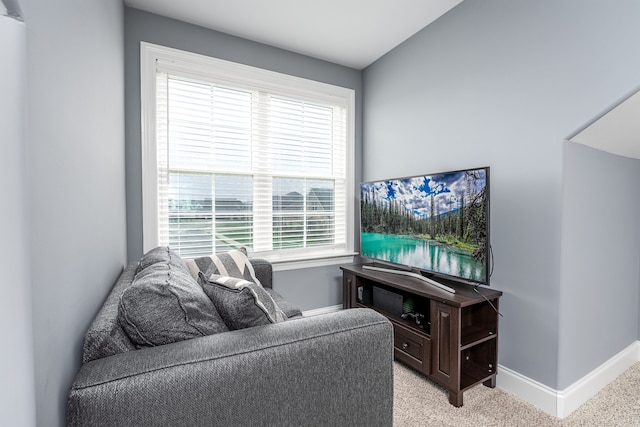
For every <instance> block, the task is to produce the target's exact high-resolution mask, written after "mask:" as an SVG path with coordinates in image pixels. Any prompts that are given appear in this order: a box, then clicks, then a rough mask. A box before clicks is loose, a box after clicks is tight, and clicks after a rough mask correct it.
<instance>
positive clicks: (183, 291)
mask: <svg viewBox="0 0 640 427" xmlns="http://www.w3.org/2000/svg"><path fill="white" fill-rule="evenodd" d="M156 249H158V250H157V251H156V252H155V253H153V254H151V256H149V258H153V260H154V262H153V263H145V264H143V263H142V262H141V263H140V265H141V266H142V267H141V268H139V269H138V273H137V274H136V276H135V278H134V279H133V283H132V284H131V286H130V287H129V288H127V289H126V290H125V291H124V292H123V293H122V295H121V296H120V307H119V311H118V321H119V322H120V325H121V326H122V328H123V329H124V330H125V332H126V333H127V335H128V336H129V338H131V341H132V342H133V343H134V344H135V345H136V347H139V348H140V347H153V346H158V345H164V344H169V343H172V342H176V341H182V340H186V339H190V338H196V337H201V336H206V335H211V334H215V333H218V332H224V331H227V330H228V329H227V327H226V326H225V324H224V322H223V321H222V318H221V317H220V315H219V314H218V312H217V311H216V309H215V306H214V305H213V303H212V302H211V300H210V299H209V298H208V297H207V295H206V294H205V293H204V291H203V290H202V288H201V287H200V285H199V284H198V283H197V282H196V281H195V280H194V279H193V277H191V275H190V274H189V271H188V270H187V267H186V266H185V264H184V262H183V261H182V259H181V258H180V257H179V256H178V255H177V254H175V253H174V252H173V251H171V250H170V249H169V248H168V247H162V248H156ZM154 251H155V250H154ZM143 260H144V258H143Z"/></svg>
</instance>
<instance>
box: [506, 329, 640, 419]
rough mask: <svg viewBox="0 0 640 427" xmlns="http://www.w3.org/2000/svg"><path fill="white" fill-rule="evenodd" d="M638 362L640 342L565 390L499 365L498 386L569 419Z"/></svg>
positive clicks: (549, 411) (639, 359)
mask: <svg viewBox="0 0 640 427" xmlns="http://www.w3.org/2000/svg"><path fill="white" fill-rule="evenodd" d="M636 362H640V341H636V342H635V343H633V344H631V345H630V346H629V347H627V348H625V349H624V350H622V351H621V352H620V353H618V354H616V355H615V356H613V357H612V358H611V359H609V360H607V361H606V362H605V363H603V364H602V365H600V366H599V367H597V368H596V369H594V370H593V371H591V372H590V373H588V374H587V375H585V376H584V377H582V378H581V379H579V380H578V381H576V382H575V383H573V384H571V385H570V386H569V387H567V388H565V389H564V390H554V389H552V388H551V387H548V386H545V385H544V384H541V383H539V382H537V381H535V380H532V379H531V378H528V377H525V376H524V375H521V374H519V373H517V372H515V371H513V370H511V369H509V368H506V367H504V366H499V367H498V372H499V375H498V376H497V386H498V387H500V388H501V389H503V390H505V391H506V392H508V393H511V394H513V395H515V396H518V397H519V398H520V399H523V400H526V401H527V402H529V403H531V404H532V405H534V406H535V407H537V408H539V409H542V410H543V411H545V412H547V413H548V414H551V415H553V416H556V417H558V418H566V417H568V416H569V415H570V414H571V413H572V412H573V411H575V410H576V409H578V408H579V407H580V406H581V405H582V404H584V403H586V402H587V401H588V400H589V399H591V398H592V397H593V396H595V395H596V394H597V393H598V392H599V391H600V390H602V389H603V388H604V387H606V386H607V385H608V384H609V383H611V382H612V381H613V380H615V379H616V378H617V377H618V376H619V375H620V374H622V373H623V372H624V371H626V370H627V369H629V367H631V365H633V364H634V363H636Z"/></svg>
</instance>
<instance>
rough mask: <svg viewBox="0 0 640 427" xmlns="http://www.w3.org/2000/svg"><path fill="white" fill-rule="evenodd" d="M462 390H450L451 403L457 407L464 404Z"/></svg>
mask: <svg viewBox="0 0 640 427" xmlns="http://www.w3.org/2000/svg"><path fill="white" fill-rule="evenodd" d="M462 396H463V395H462V392H461V391H457V392H456V391H450V392H449V403H451V404H452V405H453V406H455V407H456V408H459V407H461V406H462Z"/></svg>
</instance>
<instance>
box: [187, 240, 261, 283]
mask: <svg viewBox="0 0 640 427" xmlns="http://www.w3.org/2000/svg"><path fill="white" fill-rule="evenodd" d="M187 263H188V264H189V270H191V274H192V275H193V276H194V277H197V276H198V273H199V272H202V273H203V274H204V275H205V277H209V276H211V275H212V274H217V275H219V276H227V277H235V278H238V279H244V280H247V281H249V282H253V283H256V284H258V285H260V286H262V283H260V281H259V280H258V278H257V277H256V273H255V271H254V269H253V265H251V261H250V260H249V257H248V256H247V250H246V249H245V248H240V249H233V250H230V251H228V252H221V253H217V254H213V255H211V256H206V257H200V258H194V259H193V260H188V261H187ZM194 269H195V270H197V271H193V270H194ZM194 273H195V274H194Z"/></svg>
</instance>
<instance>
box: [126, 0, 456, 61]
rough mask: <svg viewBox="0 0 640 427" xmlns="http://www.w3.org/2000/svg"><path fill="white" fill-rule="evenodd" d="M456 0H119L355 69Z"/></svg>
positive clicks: (423, 25)
mask: <svg viewBox="0 0 640 427" xmlns="http://www.w3.org/2000/svg"><path fill="white" fill-rule="evenodd" d="M461 2H462V0H315V1H312V0H268V1H267V0H180V1H176V0H125V4H126V5H127V6H130V7H133V8H136V9H141V10H145V11H147V12H152V13H155V14H157V15H162V16H167V17H170V18H174V19H177V20H180V21H184V22H188V23H191V24H195V25H199V26H202V27H206V28H210V29H213V30H216V31H221V32H223V33H227V34H231V35H234V36H238V37H242V38H245V39H249V40H253V41H257V42H260V43H264V44H267V45H270V46H275V47H279V48H282V49H286V50H289V51H292V52H296V53H300V54H303V55H308V56H311V57H314V58H318V59H322V60H325V61H329V62H333V63H336V64H340V65H344V66H347V67H351V68H355V69H357V70H361V69H363V68H365V67H367V66H368V65H369V64H371V63H372V62H374V61H375V60H377V59H378V58H380V57H381V56H383V55H384V54H385V53H387V52H389V51H390V50H392V49H393V48H394V47H396V46H398V45H399V44H400V43H402V42H403V41H405V40H406V39H408V38H409V37H411V36H412V35H414V34H415V33H417V32H418V31H420V30H421V29H423V28H424V27H426V26H427V25H429V24H430V23H431V22H433V21H435V20H436V19H437V18H439V17H440V16H442V15H443V14H444V13H446V12H447V11H448V10H450V9H451V8H453V7H454V6H456V5H457V4H459V3H461Z"/></svg>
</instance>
